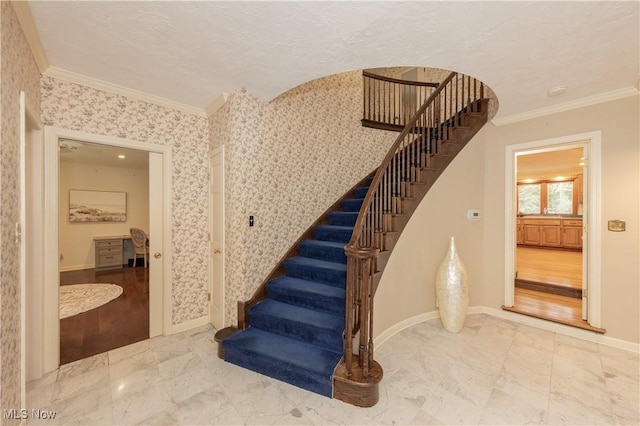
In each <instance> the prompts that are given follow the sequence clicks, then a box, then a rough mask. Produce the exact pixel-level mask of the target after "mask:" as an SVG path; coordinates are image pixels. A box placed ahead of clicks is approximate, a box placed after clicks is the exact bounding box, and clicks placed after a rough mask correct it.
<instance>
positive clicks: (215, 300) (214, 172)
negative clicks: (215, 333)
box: [209, 145, 224, 330]
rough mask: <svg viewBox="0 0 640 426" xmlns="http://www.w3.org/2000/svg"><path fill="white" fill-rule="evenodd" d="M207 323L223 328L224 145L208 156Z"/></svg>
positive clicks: (218, 328)
mask: <svg viewBox="0 0 640 426" xmlns="http://www.w3.org/2000/svg"><path fill="white" fill-rule="evenodd" d="M209 217H210V224H209V231H210V244H209V275H210V282H211V286H210V302H209V322H210V323H211V324H212V325H213V326H214V327H215V328H216V329H217V330H220V329H222V328H224V145H223V146H222V147H220V148H217V149H215V150H213V151H212V152H211V154H210V156H209Z"/></svg>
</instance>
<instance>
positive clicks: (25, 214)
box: [16, 91, 44, 407]
mask: <svg viewBox="0 0 640 426" xmlns="http://www.w3.org/2000/svg"><path fill="white" fill-rule="evenodd" d="M19 102H20V222H19V223H20V225H19V229H16V238H19V239H20V243H19V244H20V383H21V392H20V400H21V407H26V382H27V376H29V378H31V376H41V375H42V347H41V346H40V347H38V348H36V349H35V350H34V352H33V353H30V355H31V357H30V359H29V360H27V339H29V340H30V343H36V342H37V343H36V344H38V343H41V342H42V327H41V326H40V327H35V330H34V329H30V330H29V332H27V314H26V312H27V306H28V305H29V308H32V309H38V313H37V314H36V321H37V320H38V319H41V318H42V317H41V315H42V309H41V308H42V292H38V291H37V290H39V289H37V288H36V287H35V283H38V282H42V279H41V277H42V275H41V271H42V264H43V255H44V249H43V244H42V235H41V231H42V226H43V218H42V214H43V213H42V212H43V210H44V204H43V195H42V185H43V182H44V175H43V172H42V167H41V166H42V164H43V153H44V149H43V147H44V145H43V144H44V135H43V131H42V128H43V125H42V122H41V121H40V118H39V114H38V110H37V108H35V107H34V106H33V105H31V104H30V103H29V102H28V101H27V96H26V93H25V92H24V91H20V101H19ZM28 145H30V147H28ZM27 181H29V182H31V183H32V184H34V188H27ZM36 181H37V182H36ZM29 189H33V192H31V191H29V192H28V190H29ZM34 198H37V199H39V201H38V202H37V205H35V206H34V205H33V199H34ZM27 199H30V200H32V201H31V202H28V201H27ZM27 259H29V268H27ZM27 277H29V278H30V279H31V282H32V285H31V287H30V289H29V291H27ZM34 291H35V294H34ZM27 298H29V299H27ZM34 299H36V300H34ZM28 302H29V303H28ZM32 302H36V304H37V305H38V307H39V308H38V307H37V308H34V306H32ZM37 322H39V323H40V324H42V321H37ZM33 341H36V342H33ZM38 357H39V358H40V361H39V362H34V361H33V358H38ZM33 364H36V365H33ZM28 373H29V374H28Z"/></svg>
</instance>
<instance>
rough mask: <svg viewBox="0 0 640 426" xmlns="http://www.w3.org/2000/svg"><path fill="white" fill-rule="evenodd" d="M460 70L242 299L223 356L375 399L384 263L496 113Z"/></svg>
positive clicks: (221, 337)
mask: <svg viewBox="0 0 640 426" xmlns="http://www.w3.org/2000/svg"><path fill="white" fill-rule="evenodd" d="M457 76H458V74H456V73H451V75H450V76H449V77H448V78H447V79H446V80H445V81H444V82H443V83H441V84H440V85H439V87H438V88H437V89H436V90H435V91H434V92H433V94H431V95H430V96H429V98H428V99H427V100H426V101H425V102H424V104H423V105H422V106H421V108H420V109H419V110H418V111H417V112H416V113H415V115H414V117H413V118H412V119H411V120H410V121H409V122H408V123H407V124H406V126H405V127H404V128H403V130H402V132H401V133H400V135H399V137H398V139H397V140H396V143H395V144H394V145H393V147H392V148H391V150H390V151H389V153H388V154H387V157H386V158H385V160H384V161H383V162H382V164H381V165H380V167H379V168H378V169H377V170H376V171H375V172H374V173H372V174H371V175H370V176H367V177H365V178H364V179H363V180H362V181H361V182H359V183H358V184H357V185H356V186H355V187H354V188H352V189H351V190H350V191H348V192H347V194H345V195H344V196H343V197H342V198H341V199H339V200H338V201H337V202H336V203H334V205H332V206H331V207H330V208H329V209H328V210H327V211H326V212H325V213H324V214H323V215H322V216H321V217H320V218H319V219H318V220H317V221H316V222H315V223H314V224H313V225H312V226H311V227H310V228H309V229H308V230H307V231H306V232H305V233H304V234H303V235H302V236H301V238H300V239H299V240H298V241H297V242H296V243H295V244H294V245H293V246H292V248H291V249H290V250H289V251H288V252H287V253H286V254H285V256H284V257H283V258H282V260H281V261H280V262H279V264H278V266H277V267H276V268H275V269H274V270H273V271H272V272H271V273H270V274H269V276H268V277H267V279H266V280H265V281H264V282H263V283H262V285H261V286H260V288H259V289H258V290H257V291H256V293H255V294H254V296H253V297H252V298H251V300H249V301H246V302H238V327H237V329H236V328H235V327H233V328H231V327H230V328H226V329H223V330H221V331H219V332H218V333H217V334H216V340H218V341H219V345H220V346H219V350H218V353H219V356H220V357H222V358H223V359H225V360H226V361H228V362H231V363H233V364H236V365H239V366H241V367H244V368H247V369H250V370H253V371H256V372H258V373H262V374H265V375H267V376H270V377H273V378H276V379H278V380H282V381H284V382H287V383H290V384H293V385H295V386H298V387H300V388H303V389H307V390H309V391H312V392H315V393H318V394H320V395H324V396H327V397H333V398H338V399H341V400H342V401H345V402H347V403H350V404H353V405H357V406H372V405H375V403H376V402H377V401H378V383H379V382H380V381H381V380H382V367H381V366H380V365H379V364H378V363H377V362H375V360H374V358H373V313H372V307H373V298H374V296H375V290H376V288H377V285H378V283H379V281H380V277H381V274H382V271H383V270H384V267H385V265H386V262H387V260H388V258H389V255H390V253H391V251H392V250H393V247H394V246H395V244H396V242H397V240H398V237H399V235H400V233H401V232H402V230H403V229H404V227H405V225H406V224H407V222H408V220H409V217H410V216H411V214H412V213H413V211H414V210H415V209H416V208H417V206H418V204H419V203H420V201H421V200H422V198H423V197H424V195H425V194H426V193H427V191H428V190H429V188H430V187H431V186H432V185H433V183H434V182H435V180H436V179H437V178H438V176H439V175H440V174H441V173H442V171H443V170H444V169H445V168H446V167H447V165H448V164H449V163H450V162H451V161H452V160H453V158H454V157H455V155H457V153H458V152H460V150H462V148H463V147H464V145H465V144H466V143H467V142H468V141H469V140H471V138H472V137H473V136H474V135H475V134H476V133H477V132H478V131H479V130H480V128H481V127H482V126H483V125H484V124H485V123H486V121H487V119H488V114H487V109H488V108H487V100H486V99H485V98H484V97H483V86H482V83H479V82H476V80H473V79H471V78H470V77H468V76H463V77H462V79H460V78H458V77H457ZM460 81H461V82H462V83H461V87H460V85H459V84H460V83H459V82H460ZM472 83H473V95H472V90H471V87H472V86H471V84H472ZM465 84H466V86H465ZM478 87H479V90H478ZM454 98H455V100H454ZM459 98H460V99H459ZM458 102H459V103H458ZM363 124H364V123H363ZM382 124H383V125H382V126H381V128H387V129H388V128H389V127H388V125H387V127H384V123H382ZM367 125H368V126H373V127H375V123H373V122H372V120H368V121H367Z"/></svg>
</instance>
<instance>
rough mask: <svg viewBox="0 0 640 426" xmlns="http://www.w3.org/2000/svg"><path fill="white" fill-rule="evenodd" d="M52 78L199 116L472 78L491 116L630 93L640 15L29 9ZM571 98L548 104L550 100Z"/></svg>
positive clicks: (240, 5)
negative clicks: (234, 106)
mask: <svg viewBox="0 0 640 426" xmlns="http://www.w3.org/2000/svg"><path fill="white" fill-rule="evenodd" d="M29 4H30V7H31V11H32V14H33V17H34V21H35V24H36V27H37V29H38V32H39V34H40V38H41V41H42V44H43V46H44V49H45V52H46V55H47V58H48V60H49V63H50V65H51V66H53V67H56V68H61V69H64V70H67V71H72V72H76V73H80V74H83V75H86V76H90V77H93V78H96V79H99V80H104V81H107V82H110V83H114V84H118V85H121V86H125V87H128V88H132V89H136V90H139V91H142V92H146V93H149V94H152V95H156V96H159V97H162V98H166V99H168V100H172V101H177V102H181V103H184V104H187V105H191V106H195V107H199V108H205V107H206V106H207V105H209V104H210V103H211V102H212V101H213V100H214V99H216V98H217V97H218V96H219V95H220V94H222V93H223V92H232V91H234V90H237V89H239V88H245V89H246V90H248V91H249V92H251V93H253V94H255V95H257V96H259V97H261V98H263V99H265V100H270V99H272V98H274V97H276V96H277V95H279V94H280V93H282V92H284V91H286V90H288V89H291V88H293V87H295V86H297V85H299V84H301V83H304V82H306V81H310V80H313V79H315V78H318V77H323V76H326V75H330V74H335V73H339V72H344V71H350V70H356V69H364V68H374V67H387V66H420V67H436V68H445V69H451V70H455V71H460V72H464V73H467V74H471V75H473V76H474V77H477V78H480V79H481V80H483V81H484V82H485V83H487V84H488V85H489V86H490V87H492V88H493V89H494V91H495V92H496V94H497V96H498V99H499V101H500V110H499V111H498V115H497V117H503V116H509V115H513V114H518V113H524V112H527V111H530V110H535V109H538V108H543V107H548V106H551V105H554V104H557V103H564V102H567V101H572V100H576V99H580V98H584V97H588V96H592V95H597V94H602V93H605V92H610V91H613V90H617V89H623V88H630V87H633V86H634V85H636V83H637V81H638V78H639V16H638V9H639V4H640V3H639V2H637V1H630V2H611V1H602V2H549V1H542V2H486V1H482V2H481V1H477V2H446V1H444V2H443V1H438V2H429V1H422V2H399V1H384V2H355V1H353V2H352V1H340V2H308V1H298V2H266V1H265V2H212V1H201V2H184V1H145V2H118V1H107V2H92V1H88V2H74V1H69V2H57V1H41V2H37V1H30V2H29ZM557 85H567V86H568V90H567V92H566V93H565V94H564V95H562V96H559V97H554V98H549V97H547V96H546V92H547V91H548V90H549V89H550V88H552V87H554V86H557Z"/></svg>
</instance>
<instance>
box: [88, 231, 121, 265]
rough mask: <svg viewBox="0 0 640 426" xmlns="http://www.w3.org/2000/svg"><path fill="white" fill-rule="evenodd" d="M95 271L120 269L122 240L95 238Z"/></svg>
mask: <svg viewBox="0 0 640 426" xmlns="http://www.w3.org/2000/svg"><path fill="white" fill-rule="evenodd" d="M94 241H95V245H96V271H104V270H106V269H117V268H122V264H123V261H122V238H111V239H108V238H105V239H102V238H96V239H94Z"/></svg>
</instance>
